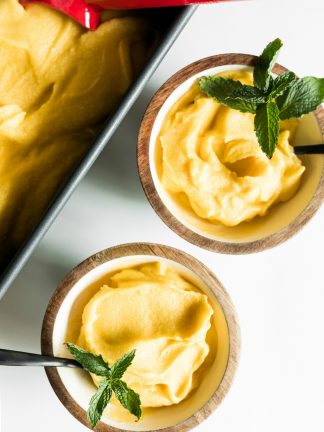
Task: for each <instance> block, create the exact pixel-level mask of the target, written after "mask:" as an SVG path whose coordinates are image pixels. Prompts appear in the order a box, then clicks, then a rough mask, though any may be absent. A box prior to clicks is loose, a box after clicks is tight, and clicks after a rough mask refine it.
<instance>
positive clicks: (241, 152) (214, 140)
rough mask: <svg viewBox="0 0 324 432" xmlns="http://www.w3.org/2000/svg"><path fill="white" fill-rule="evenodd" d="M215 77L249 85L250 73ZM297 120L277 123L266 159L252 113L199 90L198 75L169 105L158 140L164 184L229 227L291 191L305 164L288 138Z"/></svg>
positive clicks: (207, 216)
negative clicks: (275, 138) (270, 153)
mask: <svg viewBox="0 0 324 432" xmlns="http://www.w3.org/2000/svg"><path fill="white" fill-rule="evenodd" d="M219 75H221V76H224V77H228V78H232V79H235V80H239V81H241V82H242V83H244V84H249V85H253V78H252V72H250V71H247V70H233V71H227V72H224V73H220V74H219ZM296 124H297V123H296V121H289V122H287V121H286V122H282V123H281V131H280V136H279V144H278V147H277V149H276V151H275V153H274V155H273V157H272V159H268V158H267V156H266V155H265V154H264V153H263V152H262V150H261V148H260V146H259V144H258V142H257V138H256V135H255V132H254V115H253V114H250V113H241V112H239V111H236V110H233V109H231V108H229V107H227V106H224V105H221V104H219V103H218V102H216V101H215V100H214V99H212V98H210V97H208V96H206V95H205V94H203V93H201V92H200V90H199V86H198V81H197V82H196V83H195V84H194V85H193V86H192V87H191V88H190V89H189V90H188V91H187V92H186V93H185V94H184V95H183V96H182V97H181V98H180V99H179V100H178V101H177V102H176V103H175V104H174V105H173V106H172V107H171V109H170V110H169V112H168V114H167V115H166V118H165V119H164V121H163V124H162V127H161V130H160V133H159V135H158V141H157V169H158V173H159V176H160V180H161V183H162V185H163V187H164V188H165V189H166V190H167V191H168V192H169V193H170V194H171V195H172V197H173V198H174V199H175V200H176V202H177V203H179V204H180V206H183V207H185V208H190V209H191V210H192V211H193V212H194V214H195V215H197V216H198V217H199V218H201V219H203V220H208V221H210V222H212V223H215V224H217V223H221V224H223V225H225V226H229V227H230V226H235V225H238V224H240V223H241V222H244V221H249V220H251V219H253V218H255V217H256V216H263V215H265V214H267V212H268V211H269V209H270V208H271V207H272V206H273V205H274V204H276V203H278V202H281V201H287V200H289V199H290V198H292V197H293V196H294V194H295V193H296V191H297V189H298V186H299V183H300V179H301V176H302V174H303V172H304V169H305V168H304V167H303V166H302V163H301V161H300V160H299V159H298V157H297V156H296V155H295V154H294V151H293V148H292V147H291V145H290V144H289V141H290V139H291V138H292V133H293V132H294V129H295V127H296Z"/></svg>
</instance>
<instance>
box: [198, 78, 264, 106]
mask: <svg viewBox="0 0 324 432" xmlns="http://www.w3.org/2000/svg"><path fill="white" fill-rule="evenodd" d="M242 87H243V84H242V83H241V82H240V81H236V80H233V79H231V78H224V77H220V76H205V77H202V78H200V80H199V88H200V91H201V92H203V93H205V94H206V95H207V96H209V97H212V98H214V99H216V100H217V102H219V103H222V104H223V105H227V106H229V107H230V108H233V109H236V110H239V111H241V112H250V113H255V111H256V103H255V102H253V101H248V100H243V99H240V98H238V99H235V98H232V97H231V95H232V94H233V93H234V92H235V91H238V90H239V89H241V88H242Z"/></svg>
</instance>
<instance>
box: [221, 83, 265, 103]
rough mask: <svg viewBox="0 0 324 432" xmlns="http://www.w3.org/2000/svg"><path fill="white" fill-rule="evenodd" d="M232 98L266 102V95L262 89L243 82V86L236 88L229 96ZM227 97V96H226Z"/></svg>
mask: <svg viewBox="0 0 324 432" xmlns="http://www.w3.org/2000/svg"><path fill="white" fill-rule="evenodd" d="M229 98H230V99H244V100H247V101H249V102H255V103H265V102H266V101H267V100H266V96H265V94H264V92H263V91H262V90H260V89H259V88H257V87H253V86H249V85H245V84H242V85H241V87H239V88H238V89H236V90H234V91H233V93H231V94H230V96H229ZM226 99H227V98H226Z"/></svg>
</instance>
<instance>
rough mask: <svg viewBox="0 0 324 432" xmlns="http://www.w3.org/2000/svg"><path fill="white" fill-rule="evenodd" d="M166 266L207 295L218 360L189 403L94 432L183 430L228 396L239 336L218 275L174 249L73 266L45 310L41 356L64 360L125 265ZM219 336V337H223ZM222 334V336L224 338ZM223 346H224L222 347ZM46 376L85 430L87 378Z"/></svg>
mask: <svg viewBox="0 0 324 432" xmlns="http://www.w3.org/2000/svg"><path fill="white" fill-rule="evenodd" d="M156 261H165V262H167V263H169V264H170V265H172V266H173V267H176V269H177V271H179V273H180V274H182V275H183V276H184V277H186V278H187V279H188V280H190V281H192V282H193V283H195V284H196V286H198V287H199V288H200V289H201V290H202V291H203V292H205V293H206V294H207V295H208V298H209V301H210V303H211V305H212V306H213V309H214V315H213V318H212V319H213V320H214V321H213V322H214V324H215V329H216V324H217V328H218V330H217V332H218V334H217V345H216V346H217V349H216V347H214V348H215V350H216V351H215V352H216V354H215V355H216V357H215V358H212V363H211V365H210V366H208V367H209V369H208V370H207V372H206V374H205V375H204V376H203V378H201V383H200V385H199V386H198V388H197V389H195V390H194V391H193V392H192V393H191V394H190V395H189V397H188V398H186V399H185V400H184V401H182V402H180V403H179V404H177V405H172V406H169V407H162V408H155V409H154V410H150V412H149V413H148V414H146V413H145V415H144V416H143V417H142V419H141V420H140V421H139V422H134V423H118V422H116V421H113V420H112V419H109V418H107V417H103V419H102V421H101V422H100V423H99V424H98V425H97V427H96V428H95V430H97V431H100V432H113V431H119V430H134V431H153V430H158V429H164V430H165V431H168V432H179V431H187V430H190V429H192V428H194V427H195V426H197V425H198V424H199V423H201V422H202V421H203V420H204V419H205V418H206V417H208V416H209V415H210V414H211V413H212V412H213V411H214V410H215V408H216V407H217V406H218V405H219V404H220V402H221V401H222V400H223V398H224V397H225V395H226V394H227V392H228V390H229V388H230V386H231V383H232V380H233V377H234V373H235V370H236V368H237V364H238V359H239V352H240V332H239V326H238V322H237V318H236V313H235V310H234V307H233V304H232V302H231V300H230V298H229V296H228V294H227V292H226V291H225V289H224V287H223V286H222V285H221V283H220V282H219V281H218V279H217V278H216V276H215V275H214V274H213V273H212V272H211V271H210V270H209V269H208V268H207V267H206V266H204V265H203V264H202V263H201V262H199V261H198V260H196V259H195V258H193V257H192V256H190V255H188V254H186V253H184V252H181V251H179V250H177V249H174V248H171V247H167V246H162V245H158V244H149V243H133V244H126V245H121V246H116V247H112V248H109V249H106V250H104V251H102V252H98V253H97V254H95V255H93V256H91V257H90V258H88V259H86V260H85V261H84V262H83V263H81V264H80V265H78V266H77V267H75V268H74V269H73V270H72V271H71V272H70V273H69V274H68V275H67V276H66V277H65V279H64V280H63V281H62V282H61V284H60V285H59V287H58V288H57V289H56V291H55V293H54V295H53V297H52V299H51V300H50V302H49V305H48V307H47V310H46V313H45V317H44V321H43V327H42V336H41V347H42V353H43V354H46V355H57V356H65V357H66V356H67V355H68V353H67V351H66V348H65V346H64V345H63V343H64V342H67V341H73V339H75V334H74V335H73V333H74V332H75V331H79V330H80V325H81V316H82V311H83V309H84V306H85V305H86V304H87V303H88V301H89V300H90V298H91V297H92V296H93V295H94V293H95V292H97V291H98V289H99V288H100V287H101V286H102V285H103V284H104V280H105V275H107V274H109V273H111V272H112V271H116V270H119V269H121V268H125V267H126V266H127V267H128V266H134V265H139V264H141V263H147V262H156ZM222 332H223V333H222ZM224 334H226V336H224ZM224 341H225V342H224ZM45 370H46V374H47V377H48V379H49V381H50V383H51V385H52V387H53V389H54V391H55V393H56V395H57V396H58V398H59V399H60V401H61V402H62V403H63V405H64V406H65V407H66V408H67V409H68V410H69V411H70V413H71V414H72V415H73V416H74V417H75V418H77V419H78V420H79V421H80V422H81V423H83V424H84V425H85V426H88V423H87V419H86V409H87V407H88V403H89V400H90V397H91V395H92V394H93V393H94V391H95V387H94V384H93V382H92V380H91V378H90V376H89V374H88V373H86V372H84V371H83V370H81V369H70V368H60V369H59V368H54V367H52V368H48V367H47V368H45Z"/></svg>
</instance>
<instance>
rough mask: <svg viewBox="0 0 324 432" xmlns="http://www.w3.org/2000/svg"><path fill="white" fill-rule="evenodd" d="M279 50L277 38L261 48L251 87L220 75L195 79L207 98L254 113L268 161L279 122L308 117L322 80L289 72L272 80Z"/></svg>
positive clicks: (319, 98) (322, 96)
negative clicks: (301, 76) (303, 116)
mask: <svg viewBox="0 0 324 432" xmlns="http://www.w3.org/2000/svg"><path fill="white" fill-rule="evenodd" d="M281 47H282V42H281V40H280V39H275V40H274V41H272V42H270V43H269V44H268V45H267V46H266V47H265V49H264V50H263V52H262V54H261V55H260V57H258V59H257V61H256V64H255V67H254V70H253V84H254V85H253V86H248V85H244V84H242V83H241V82H240V81H237V80H233V79H231V78H224V77H220V76H205V77H202V78H200V80H199V88H200V90H201V91H202V92H203V93H205V94H207V96H210V97H212V98H214V99H216V100H217V101H218V102H219V103H221V104H223V105H227V106H228V107H230V108H232V109H235V110H238V111H241V112H249V113H252V114H255V118H254V130H255V133H256V136H257V139H258V142H259V144H260V147H261V149H262V150H263V152H264V153H265V154H266V155H267V156H268V158H270V159H271V157H272V156H273V153H274V151H275V148H276V145H277V144H278V139H279V130H280V120H286V119H290V118H298V117H301V116H302V115H304V114H308V113H310V112H312V111H314V110H315V109H316V108H317V107H318V106H319V105H320V104H321V103H322V102H323V101H324V78H315V77H305V78H297V77H296V75H295V74H294V73H293V72H290V71H287V72H284V73H282V74H281V75H279V76H277V77H276V78H274V77H273V76H272V75H271V70H272V68H273V66H274V63H275V61H276V59H277V56H278V54H279V51H280V49H281Z"/></svg>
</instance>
